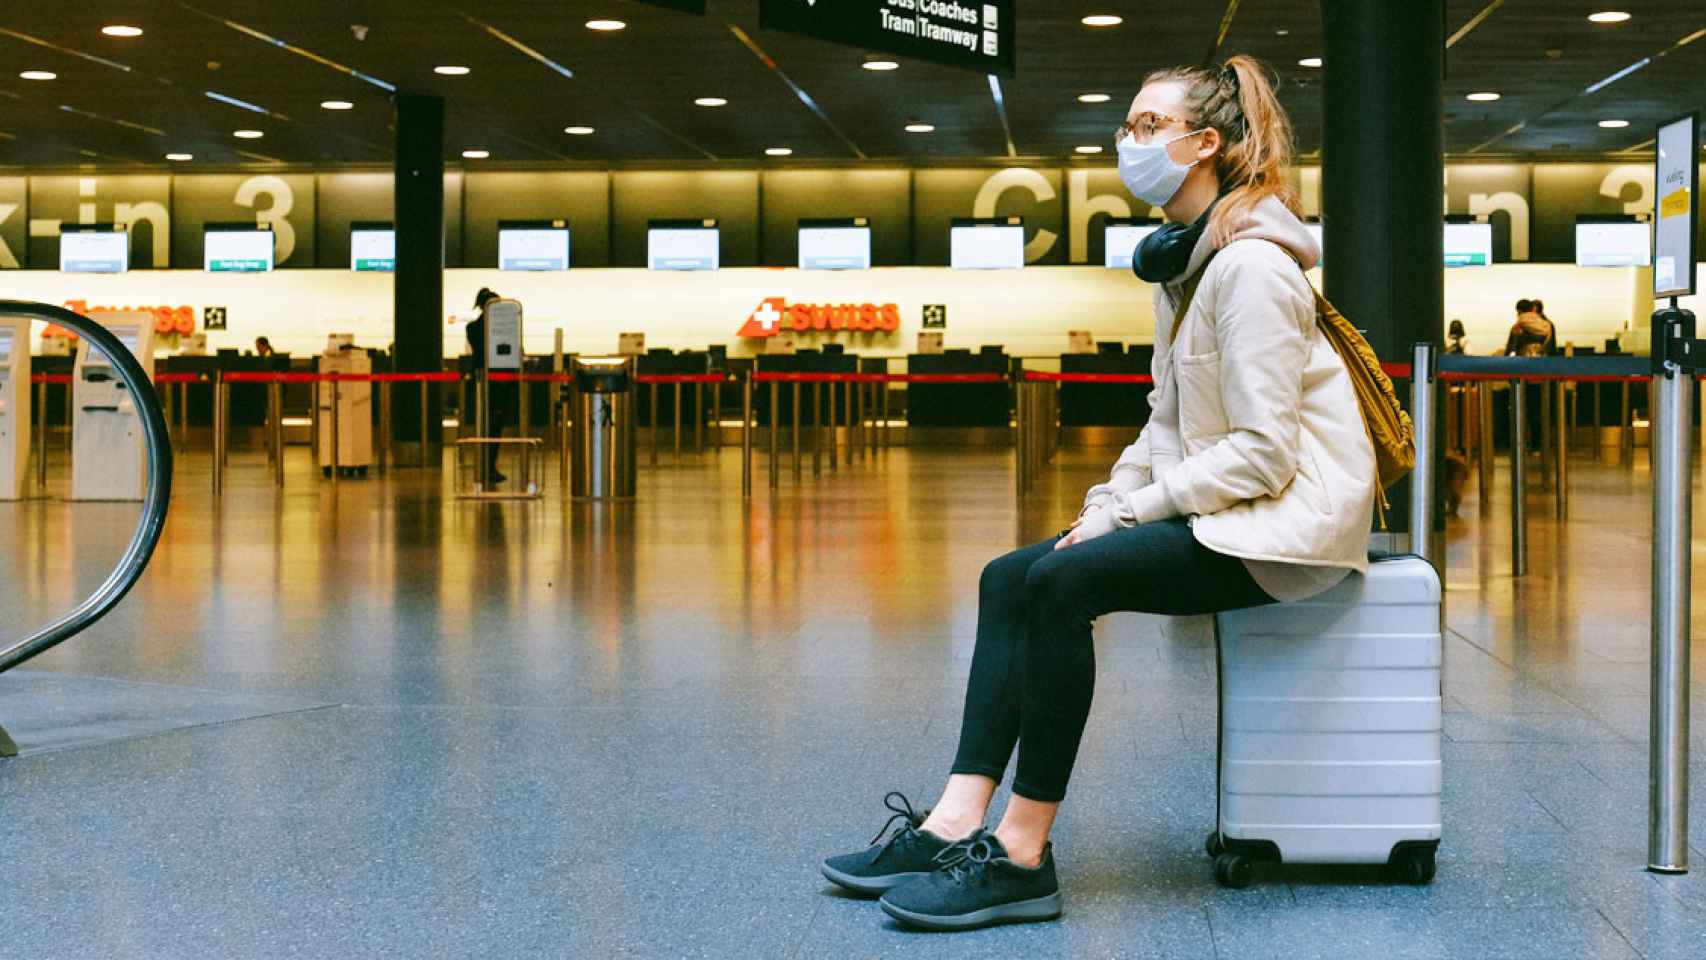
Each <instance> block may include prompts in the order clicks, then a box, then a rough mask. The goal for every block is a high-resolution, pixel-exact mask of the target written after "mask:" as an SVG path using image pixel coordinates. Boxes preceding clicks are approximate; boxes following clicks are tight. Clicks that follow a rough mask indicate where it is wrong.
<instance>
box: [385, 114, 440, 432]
mask: <svg viewBox="0 0 1706 960" xmlns="http://www.w3.org/2000/svg"><path fill="white" fill-rule="evenodd" d="M396 104H397V123H396V126H397V155H396V171H395V179H394V186H393V189H394V191H395V194H394V196H395V199H394V205H393V208H394V210H395V214H394V216H395V220H396V225H397V269H396V272H395V273H394V274H392V284H393V287H392V298H391V303H392V319H391V330H392V340H391V342H392V344H393V347H392V351H393V357H394V358H395V362H396V369H397V370H398V371H399V372H408V373H419V372H428V371H437V370H439V369H440V368H441V367H442V366H443V362H442V361H443V355H444V347H443V333H442V331H443V329H444V101H443V100H442V99H440V98H438V97H429V96H423V95H420V94H413V93H399V94H397V99H396ZM427 398H428V402H427V411H426V414H427V417H426V420H427V436H426V437H425V438H424V444H423V442H422V441H423V438H422V437H421V436H420V432H421V428H420V423H421V406H420V388H419V387H418V386H415V385H412V384H411V385H408V386H403V387H399V388H397V391H396V393H395V394H394V399H393V401H392V406H391V430H392V435H393V436H394V437H395V438H396V439H397V441H398V444H399V447H398V449H399V451H400V452H403V459H404V461H405V462H415V463H419V462H421V461H420V459H419V456H420V453H421V452H422V450H423V446H424V447H425V454H426V457H425V459H426V462H427V463H429V464H436V463H437V462H438V461H437V459H435V458H434V457H433V456H432V455H431V451H432V447H431V446H430V445H431V444H436V443H439V442H440V439H441V433H442V431H441V429H440V424H442V423H443V410H444V402H443V391H442V385H441V384H432V385H431V386H430V388H429V389H428V392H427ZM405 451H406V452H405ZM411 453H413V454H414V456H411V455H410V454H411Z"/></svg>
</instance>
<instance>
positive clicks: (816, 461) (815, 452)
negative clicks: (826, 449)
mask: <svg viewBox="0 0 1706 960" xmlns="http://www.w3.org/2000/svg"><path fill="white" fill-rule="evenodd" d="M811 432H812V476H814V477H815V476H817V475H818V474H820V473H822V472H823V381H821V380H820V381H818V382H817V383H814V384H812V431H811Z"/></svg>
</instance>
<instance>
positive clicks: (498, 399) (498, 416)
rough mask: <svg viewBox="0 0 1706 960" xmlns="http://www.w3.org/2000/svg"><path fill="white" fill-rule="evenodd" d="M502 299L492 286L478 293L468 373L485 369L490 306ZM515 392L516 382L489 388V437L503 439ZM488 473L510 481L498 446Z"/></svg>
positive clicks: (491, 449)
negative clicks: (502, 468)
mask: <svg viewBox="0 0 1706 960" xmlns="http://www.w3.org/2000/svg"><path fill="white" fill-rule="evenodd" d="M498 299H501V298H500V297H499V296H498V294H497V292H496V291H494V290H492V289H490V288H488V287H481V288H480V292H479V293H476V294H474V309H475V310H477V311H479V314H480V315H479V316H478V317H477V318H475V319H474V320H471V321H469V323H468V326H467V328H466V333H467V335H468V348H469V350H470V351H471V352H472V353H473V357H472V361H471V363H470V365H469V368H468V370H467V371H466V372H468V373H472V374H475V375H477V374H479V372H480V371H481V370H482V369H483V368H484V366H485V363H486V306H487V304H490V303H491V302H492V301H493V300H498ZM515 392H516V390H515V384H513V383H494V384H491V385H490V386H489V387H488V388H487V390H486V403H487V405H488V407H489V409H488V410H487V412H486V432H487V434H488V435H489V436H493V437H501V436H503V432H504V427H505V426H506V425H507V424H508V423H509V419H510V416H511V415H512V411H513V410H514V409H515V403H514V394H515ZM486 472H487V473H488V474H489V475H490V478H491V482H492V483H503V482H504V481H505V480H506V479H508V478H507V477H505V476H504V475H503V474H501V473H499V472H498V448H497V446H496V445H491V446H488V447H487V449H486Z"/></svg>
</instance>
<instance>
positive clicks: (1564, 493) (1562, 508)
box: [1552, 380, 1570, 520]
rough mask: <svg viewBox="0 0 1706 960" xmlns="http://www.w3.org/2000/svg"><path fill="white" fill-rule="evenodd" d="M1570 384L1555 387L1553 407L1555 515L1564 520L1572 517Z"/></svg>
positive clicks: (1553, 494)
mask: <svg viewBox="0 0 1706 960" xmlns="http://www.w3.org/2000/svg"><path fill="white" fill-rule="evenodd" d="M1567 386H1568V384H1567V383H1566V382H1565V381H1563V380H1559V381H1558V382H1557V383H1556V384H1554V385H1553V391H1552V392H1553V405H1554V406H1555V407H1556V408H1557V410H1558V416H1557V420H1556V422H1555V423H1554V424H1553V427H1554V430H1555V432H1556V434H1557V436H1556V437H1554V438H1553V442H1552V446H1553V448H1554V449H1555V451H1556V453H1555V454H1554V458H1553V461H1552V471H1553V475H1552V500H1553V508H1554V511H1555V513H1554V515H1555V516H1556V518H1557V519H1559V520H1563V519H1565V518H1566V517H1568V516H1569V515H1570V491H1569V481H1570V418H1569V416H1568V411H1567V408H1568V406H1569V402H1568V395H1567V393H1566V387H1567Z"/></svg>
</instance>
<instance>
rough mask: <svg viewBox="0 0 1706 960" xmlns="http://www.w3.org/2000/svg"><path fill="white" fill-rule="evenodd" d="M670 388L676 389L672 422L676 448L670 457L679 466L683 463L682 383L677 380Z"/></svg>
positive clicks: (674, 391) (674, 390)
mask: <svg viewBox="0 0 1706 960" xmlns="http://www.w3.org/2000/svg"><path fill="white" fill-rule="evenodd" d="M670 386H672V387H673V388H674V389H673V390H672V391H671V392H672V393H673V394H674V401H673V402H674V404H675V416H674V417H673V418H672V419H671V422H670V427H671V431H672V432H673V433H674V435H675V446H674V449H673V450H672V451H671V453H670V456H671V457H672V458H673V459H672V460H671V462H672V463H677V464H679V463H680V462H681V381H679V380H677V381H675V382H674V383H673V384H671V385H670Z"/></svg>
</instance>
